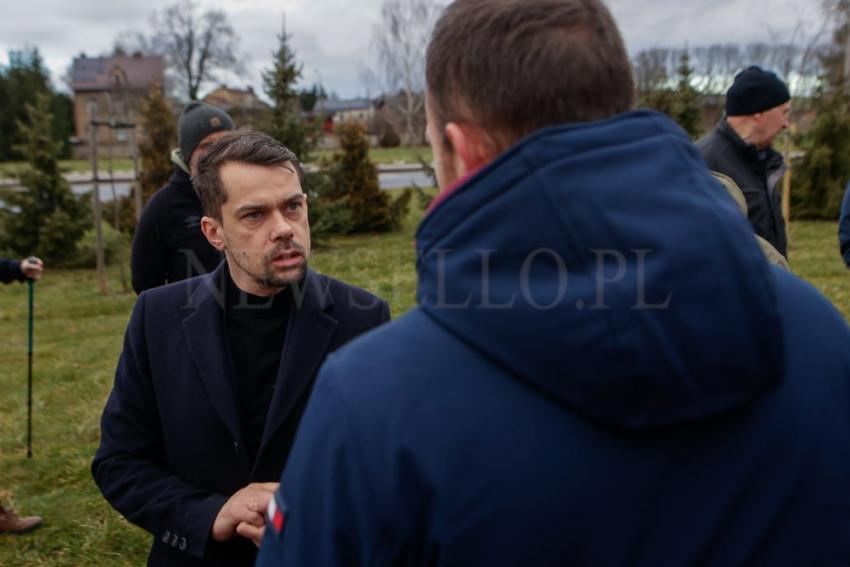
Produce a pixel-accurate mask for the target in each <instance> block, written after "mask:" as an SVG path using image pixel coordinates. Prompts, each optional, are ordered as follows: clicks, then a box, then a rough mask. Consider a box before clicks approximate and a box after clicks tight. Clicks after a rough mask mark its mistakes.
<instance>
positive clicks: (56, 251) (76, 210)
mask: <svg viewBox="0 0 850 567" xmlns="http://www.w3.org/2000/svg"><path fill="white" fill-rule="evenodd" d="M50 102H51V101H50V94H49V93H46V92H45V93H41V94H39V95H37V96H36V98H35V103H34V104H27V106H26V115H27V117H26V122H21V121H19V122H18V130H19V131H20V134H21V138H22V140H23V142H22V143H21V144H20V145H19V146H18V147H17V148H16V150H17V151H18V152H19V153H20V154H21V155H24V156H26V159H27V162H28V168H27V169H26V170H25V171H24V172H23V173H22V174H21V176H20V181H21V184H22V185H23V187H24V188H23V190H21V191H10V192H8V193H7V194H6V195H4V199H3V200H4V202H5V210H4V216H5V219H4V220H5V222H4V226H5V234H4V235H3V245H4V246H3V247H4V248H6V249H9V250H11V251H13V252H15V253H16V254H18V255H20V256H25V255H28V254H35V255H37V256H40V257H41V258H43V259H44V260H45V261H47V262H49V263H50V264H53V265H62V264H67V263H70V262H71V261H73V259H74V258H75V256H76V252H77V243H78V242H79V241H80V238H82V236H83V233H84V232H85V230H86V228H87V227H88V225H89V224H90V223H89V209H88V207H87V206H86V205H85V203H84V202H83V201H81V200H80V199H78V198H77V197H76V196H74V194H73V193H71V189H70V187H69V186H68V182H67V181H66V180H65V178H64V177H63V176H62V172H61V171H60V170H59V162H58V161H57V155H58V154H59V152H60V147H59V144H58V143H57V142H56V141H54V140H53V139H52V137H51V129H52V120H53V116H52V115H51V113H50Z"/></svg>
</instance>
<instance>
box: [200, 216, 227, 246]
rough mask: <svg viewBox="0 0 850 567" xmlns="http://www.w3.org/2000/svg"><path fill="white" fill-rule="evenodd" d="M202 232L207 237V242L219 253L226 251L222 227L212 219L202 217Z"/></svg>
mask: <svg viewBox="0 0 850 567" xmlns="http://www.w3.org/2000/svg"><path fill="white" fill-rule="evenodd" d="M201 232H203V233H204V236H206V237H207V241H209V243H210V244H211V245H212V246H213V248H215V249H216V250H218V251H219V252H223V251H224V238H223V235H222V232H221V225H220V224H219V222H218V221H217V220H215V219H214V218H212V217H206V216H205V217H201Z"/></svg>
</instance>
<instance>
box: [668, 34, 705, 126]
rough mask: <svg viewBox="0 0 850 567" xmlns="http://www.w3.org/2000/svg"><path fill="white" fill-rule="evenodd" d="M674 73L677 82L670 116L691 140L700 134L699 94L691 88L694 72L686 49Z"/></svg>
mask: <svg viewBox="0 0 850 567" xmlns="http://www.w3.org/2000/svg"><path fill="white" fill-rule="evenodd" d="M676 72H677V74H678V77H679V81H678V84H677V85H676V90H675V92H674V93H673V97H672V98H673V101H672V102H673V103H672V108H671V113H670V116H671V117H672V118H673V120H675V121H676V122H677V123H678V124H679V126H681V127H682V129H683V130H684V131H685V132H687V133H688V135H689V136H690V137H691V138H696V137H697V136H699V134H700V108H699V94H697V91H696V89H694V88H693V87H692V86H691V77H692V76H693V74H694V70H693V68H692V67H691V65H690V55H689V54H688V49H687V48H685V50H684V51H683V52H682V56H681V58H680V60H679V67H678V69H677V70H676Z"/></svg>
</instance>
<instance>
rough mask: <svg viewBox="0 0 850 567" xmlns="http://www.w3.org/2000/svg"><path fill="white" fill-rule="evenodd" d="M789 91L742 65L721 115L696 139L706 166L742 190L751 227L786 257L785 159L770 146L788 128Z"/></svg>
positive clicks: (777, 81) (771, 76) (765, 73)
mask: <svg viewBox="0 0 850 567" xmlns="http://www.w3.org/2000/svg"><path fill="white" fill-rule="evenodd" d="M790 112H791V95H790V93H789V92H788V87H787V86H785V83H783V82H782V80H781V79H779V77H777V76H776V75H775V74H773V73H771V72H769V71H764V70H762V69H760V68H759V67H748V68H747V69H745V70H743V71H741V72H740V73H738V75H736V76H735V82H734V83H733V84H732V86H731V87H730V88H729V90H728V91H727V92H726V116H724V117H723V118H722V119H721V120H720V122H719V123H718V124H717V126H716V127H715V128H714V130H712V131H711V132H710V133H709V134H708V135H707V136H705V137H704V138H702V139H701V140H699V142H697V145H698V146H699V149H700V151H701V152H702V156H703V157H704V158H705V161H706V162H707V163H708V167H709V168H711V169H712V170H714V171H717V172H720V173H722V174H724V175H727V176H728V177H730V178H732V180H734V181H735V183H736V184H737V185H738V187H740V188H741V190H742V191H743V192H744V197H745V198H746V199H747V210H748V214H747V216H748V218H749V219H750V224H752V226H753V230H754V231H755V233H756V234H757V235H758V236H760V237H762V238H764V239H765V240H767V241H768V242H769V243H770V244H772V245H773V247H774V248H776V249H777V250H778V251H779V252H780V253H781V254H782V255H783V256H785V257H786V258H787V257H788V237H787V235H786V233H785V220H784V219H783V218H782V184H781V180H782V176H783V175H784V174H785V170H786V167H785V162H784V161H783V159H782V156H781V155H780V154H779V153H778V152H777V151H776V150H774V149H773V148H772V147H771V144H772V143H773V140H774V139H775V138H776V136H778V135H779V134H780V133H781V132H782V131H784V130H786V129H787V128H788V119H789V115H790Z"/></svg>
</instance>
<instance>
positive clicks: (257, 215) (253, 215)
mask: <svg viewBox="0 0 850 567" xmlns="http://www.w3.org/2000/svg"><path fill="white" fill-rule="evenodd" d="M260 214H261V213H260V211H251V212H250V213H245V214H244V215H243V216H242V218H243V219H247V220H257V219H258V218H260Z"/></svg>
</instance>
